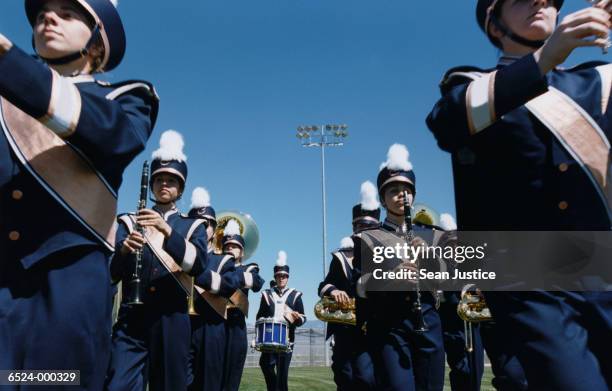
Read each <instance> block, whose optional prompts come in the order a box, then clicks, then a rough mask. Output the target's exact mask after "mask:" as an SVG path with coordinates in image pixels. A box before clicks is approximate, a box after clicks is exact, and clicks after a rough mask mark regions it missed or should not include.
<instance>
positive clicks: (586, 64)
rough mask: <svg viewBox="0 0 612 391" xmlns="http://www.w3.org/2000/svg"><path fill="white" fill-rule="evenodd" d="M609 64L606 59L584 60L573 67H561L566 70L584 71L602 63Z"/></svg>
mask: <svg viewBox="0 0 612 391" xmlns="http://www.w3.org/2000/svg"><path fill="white" fill-rule="evenodd" d="M607 64H608V63H607V62H605V61H587V62H583V63H582V64H578V65H574V66H573V67H569V68H561V69H562V70H563V71H564V72H577V71H583V70H585V69H593V68H595V67H598V66H600V65H607Z"/></svg>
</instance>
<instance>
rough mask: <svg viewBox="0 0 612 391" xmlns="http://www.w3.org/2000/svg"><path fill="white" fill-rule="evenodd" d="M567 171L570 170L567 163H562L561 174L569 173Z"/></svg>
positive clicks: (560, 165)
mask: <svg viewBox="0 0 612 391" xmlns="http://www.w3.org/2000/svg"><path fill="white" fill-rule="evenodd" d="M567 169H568V165H567V163H561V164H559V171H561V172H565V171H567Z"/></svg>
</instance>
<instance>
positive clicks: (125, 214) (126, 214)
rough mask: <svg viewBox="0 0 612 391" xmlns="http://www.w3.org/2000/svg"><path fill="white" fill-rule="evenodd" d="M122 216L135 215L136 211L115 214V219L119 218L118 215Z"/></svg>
mask: <svg viewBox="0 0 612 391" xmlns="http://www.w3.org/2000/svg"><path fill="white" fill-rule="evenodd" d="M122 216H136V213H135V212H126V213H120V214H118V215H117V220H118V219H119V217H122Z"/></svg>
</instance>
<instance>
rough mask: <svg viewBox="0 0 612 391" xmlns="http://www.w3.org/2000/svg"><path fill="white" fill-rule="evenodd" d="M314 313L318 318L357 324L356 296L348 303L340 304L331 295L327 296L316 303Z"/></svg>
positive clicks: (352, 324) (331, 321)
mask: <svg viewBox="0 0 612 391" xmlns="http://www.w3.org/2000/svg"><path fill="white" fill-rule="evenodd" d="M314 313H315V316H316V317H317V319H319V320H322V321H324V322H329V323H339V324H344V325H349V326H355V325H357V316H356V315H355V299H354V298H351V299H350V301H349V303H348V304H340V303H337V302H336V300H334V299H332V298H331V297H327V296H325V297H323V298H322V299H321V300H319V301H318V302H317V304H315V307H314Z"/></svg>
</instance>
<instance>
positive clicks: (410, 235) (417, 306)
mask: <svg viewBox="0 0 612 391" xmlns="http://www.w3.org/2000/svg"><path fill="white" fill-rule="evenodd" d="M403 229H404V235H405V236H406V241H407V242H408V244H409V245H411V244H412V241H413V240H414V232H413V231H412V215H411V211H410V204H409V202H408V192H407V191H405V192H404V226H403ZM417 266H418V262H417ZM419 281H420V278H419V273H416V302H415V303H414V308H413V310H414V312H415V313H416V316H417V324H416V326H415V330H414V331H416V332H417V333H424V332H426V331H427V330H428V327H427V324H426V323H425V317H424V316H423V305H422V303H421V284H420V282H419Z"/></svg>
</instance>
